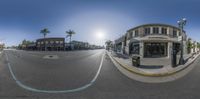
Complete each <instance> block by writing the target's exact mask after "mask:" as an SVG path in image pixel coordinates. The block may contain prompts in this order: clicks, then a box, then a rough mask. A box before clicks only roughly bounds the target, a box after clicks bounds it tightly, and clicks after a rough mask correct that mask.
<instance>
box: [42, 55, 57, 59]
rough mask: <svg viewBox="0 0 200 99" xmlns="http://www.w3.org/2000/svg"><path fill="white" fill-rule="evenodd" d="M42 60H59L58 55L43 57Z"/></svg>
mask: <svg viewBox="0 0 200 99" xmlns="http://www.w3.org/2000/svg"><path fill="white" fill-rule="evenodd" d="M43 58H44V59H59V57H58V55H45V56H44V57H43Z"/></svg>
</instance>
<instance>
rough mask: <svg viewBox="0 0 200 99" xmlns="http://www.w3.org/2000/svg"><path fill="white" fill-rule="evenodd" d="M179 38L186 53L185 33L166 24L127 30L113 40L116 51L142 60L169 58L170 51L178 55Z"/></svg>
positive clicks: (148, 25)
mask: <svg viewBox="0 0 200 99" xmlns="http://www.w3.org/2000/svg"><path fill="white" fill-rule="evenodd" d="M181 36H183V52H184V54H186V53H187V46H186V38H187V36H186V33H185V31H183V32H182V34H181V32H180V29H179V28H178V27H175V26H172V25H167V24H145V25H140V26H137V27H134V28H131V29H129V30H128V31H127V32H126V33H125V35H124V36H123V37H120V38H119V39H117V40H115V46H116V48H117V49H121V51H122V52H123V53H124V54H127V55H138V56H140V58H141V59H143V58H160V57H166V58H170V57H171V54H172V53H171V52H172V49H175V50H176V52H177V53H178V54H179V53H180V44H181V41H180V40H181Z"/></svg>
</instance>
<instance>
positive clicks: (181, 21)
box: [177, 18, 187, 65]
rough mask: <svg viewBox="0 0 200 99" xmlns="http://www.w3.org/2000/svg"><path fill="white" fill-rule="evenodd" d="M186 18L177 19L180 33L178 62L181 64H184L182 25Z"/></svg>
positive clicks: (184, 23)
mask: <svg viewBox="0 0 200 99" xmlns="http://www.w3.org/2000/svg"><path fill="white" fill-rule="evenodd" d="M186 22H187V21H186V18H183V19H181V20H180V21H177V23H178V26H179V29H180V33H181V55H180V60H179V64H180V65H183V64H184V59H183V27H184V26H185V25H186Z"/></svg>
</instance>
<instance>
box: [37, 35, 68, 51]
mask: <svg viewBox="0 0 200 99" xmlns="http://www.w3.org/2000/svg"><path fill="white" fill-rule="evenodd" d="M64 42H65V38H41V39H37V40H36V48H37V50H41V51H44V50H45V47H46V50H48V51H61V50H64V48H65V43H64Z"/></svg>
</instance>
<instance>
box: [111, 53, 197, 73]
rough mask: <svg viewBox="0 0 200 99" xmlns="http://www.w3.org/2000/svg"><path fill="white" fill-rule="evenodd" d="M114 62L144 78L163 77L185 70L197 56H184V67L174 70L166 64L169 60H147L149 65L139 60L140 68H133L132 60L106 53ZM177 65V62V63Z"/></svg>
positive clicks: (127, 57) (120, 55)
mask: <svg viewBox="0 0 200 99" xmlns="http://www.w3.org/2000/svg"><path fill="white" fill-rule="evenodd" d="M107 53H108V54H109V55H110V56H111V57H112V58H113V59H114V60H115V61H117V63H118V64H120V65H121V66H122V67H123V68H125V69H127V70H128V71H130V72H133V73H137V74H142V75H146V76H148V75H149V76H163V75H169V74H173V73H176V72H178V71H180V70H181V69H184V68H186V67H187V66H188V65H189V64H191V63H192V62H193V61H194V60H195V59H196V58H197V56H199V54H195V55H194V57H192V54H187V55H184V59H185V60H187V61H186V63H185V64H184V65H179V66H177V67H175V68H173V67H172V66H171V65H170V64H169V63H168V62H171V60H170V59H169V58H161V59H158V58H157V61H155V59H151V58H149V59H147V61H148V62H149V63H150V64H148V65H144V64H143V60H141V64H142V65H141V66H140V67H135V66H132V60H131V58H129V56H127V55H122V54H118V53H115V52H107ZM179 57H180V56H178V57H177V61H179ZM148 62H146V63H148ZM154 63H155V64H158V63H159V64H161V63H162V65H154ZM177 63H178V62H177Z"/></svg>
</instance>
